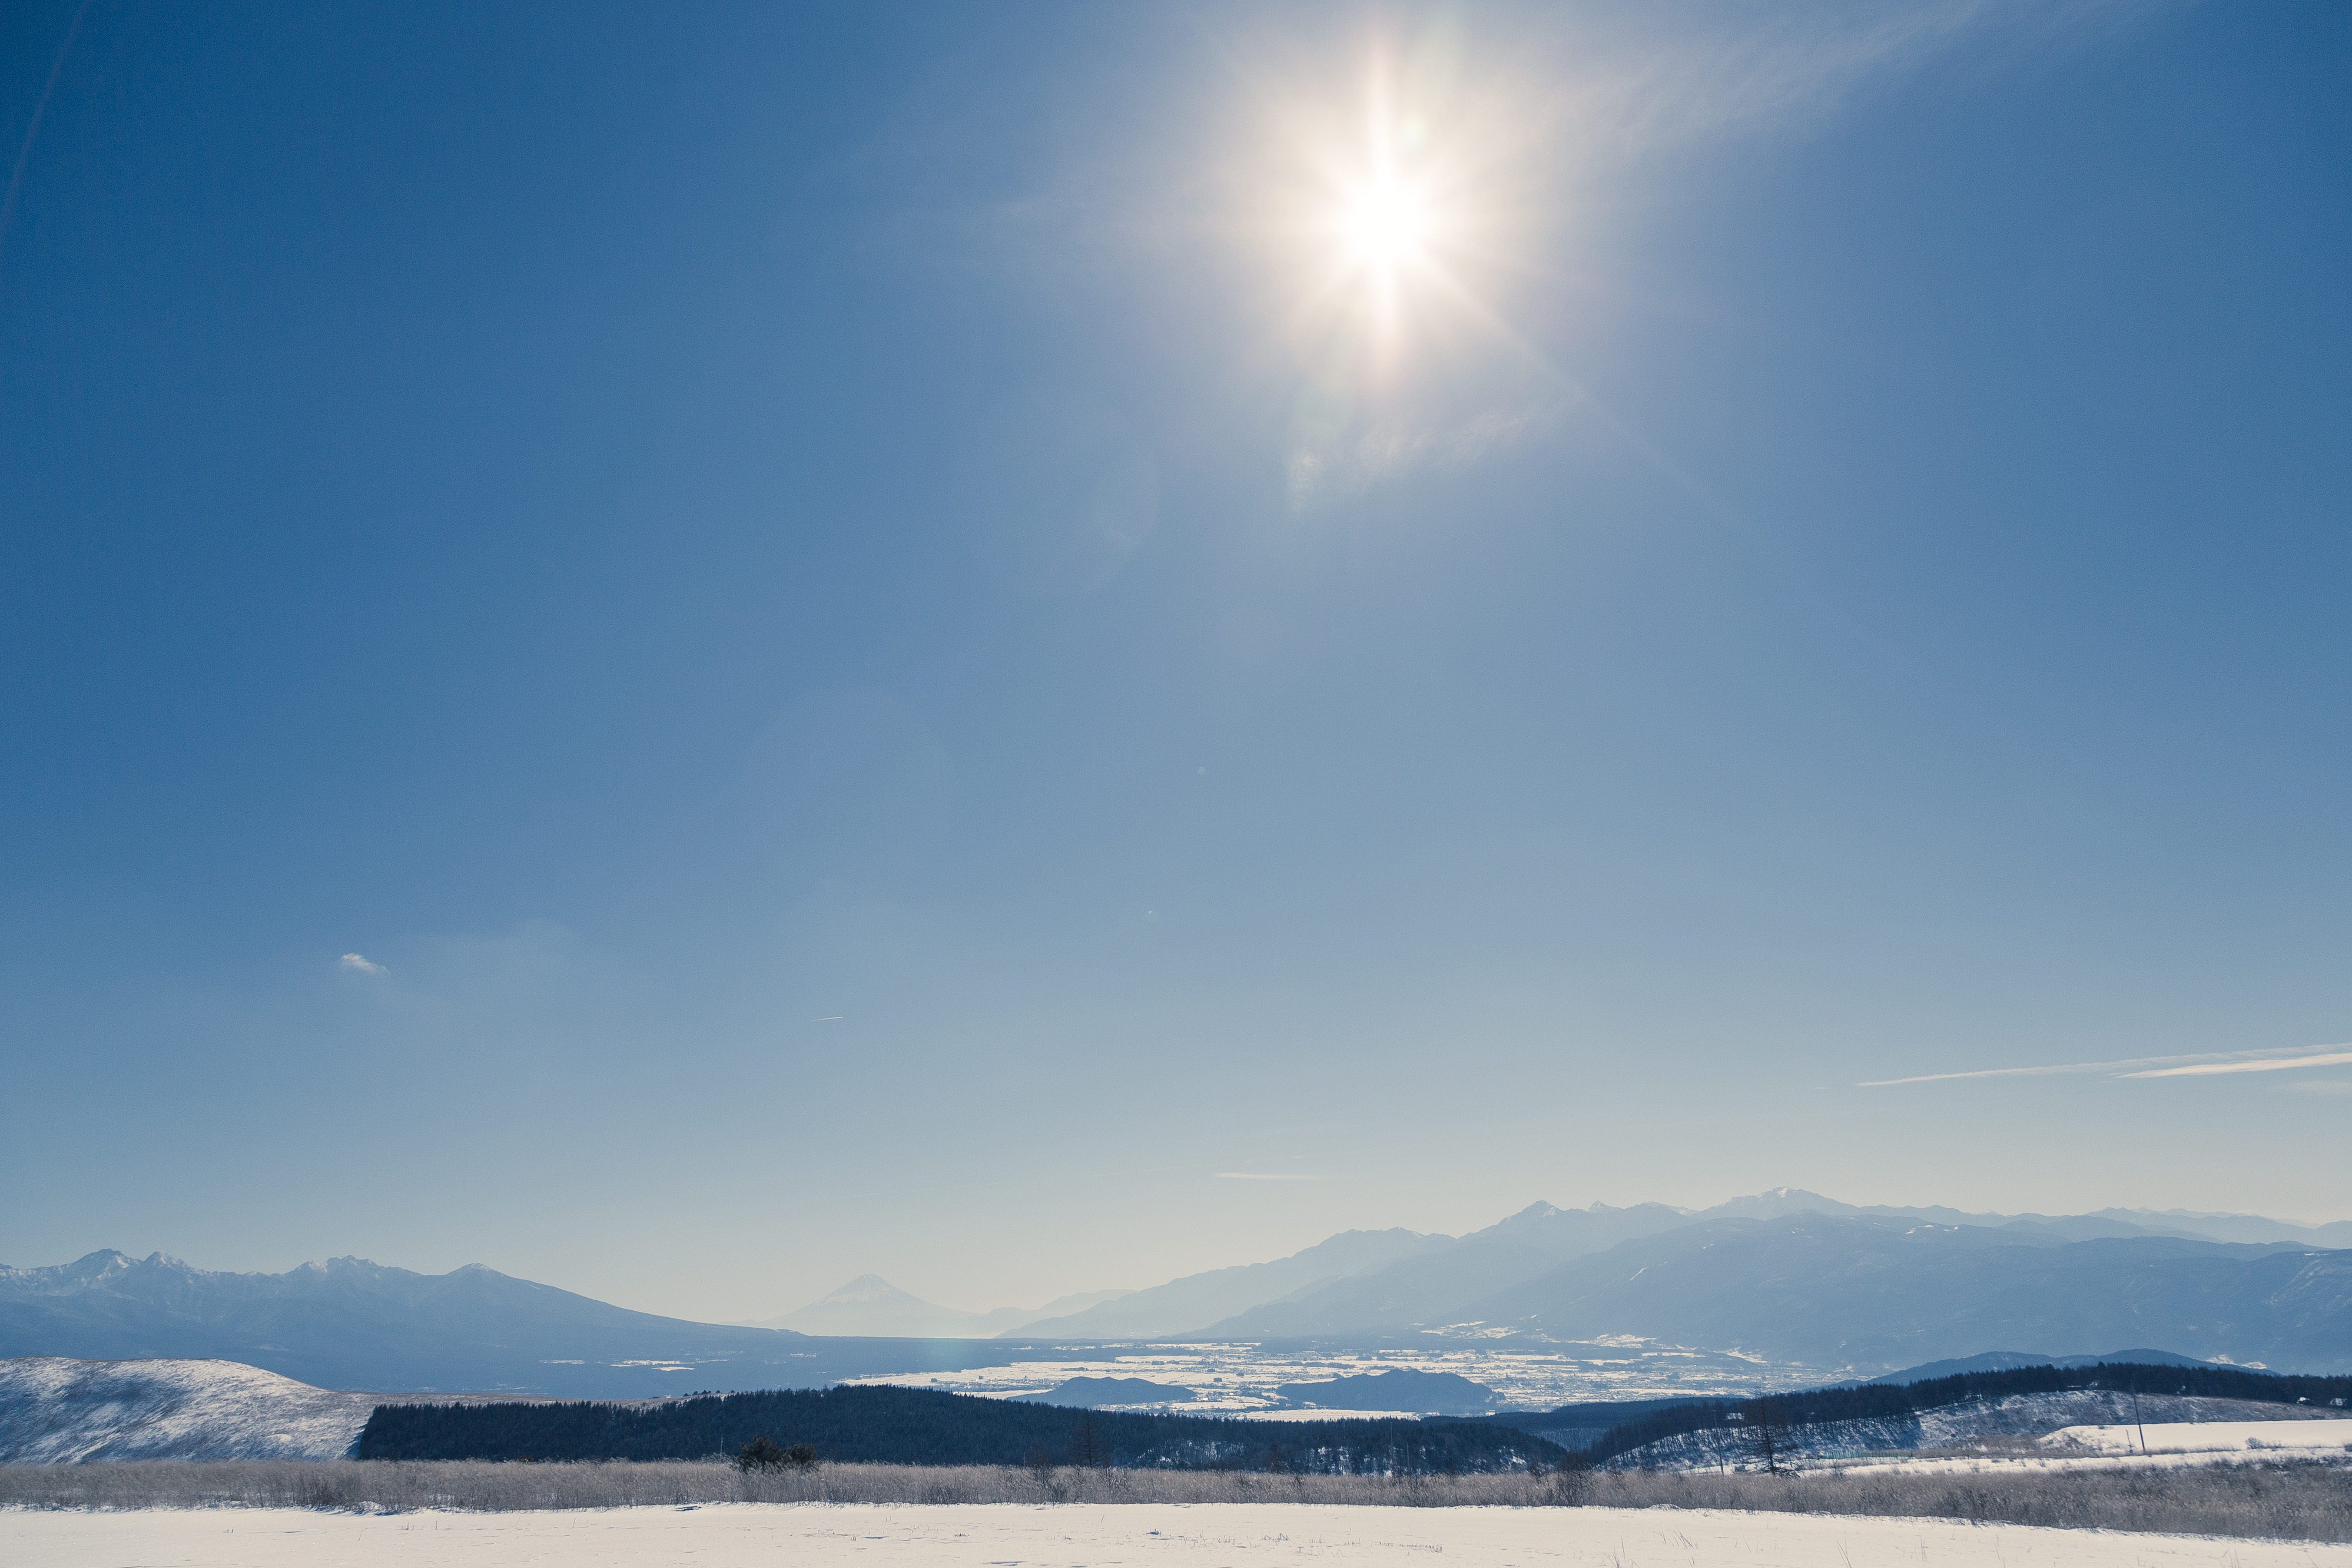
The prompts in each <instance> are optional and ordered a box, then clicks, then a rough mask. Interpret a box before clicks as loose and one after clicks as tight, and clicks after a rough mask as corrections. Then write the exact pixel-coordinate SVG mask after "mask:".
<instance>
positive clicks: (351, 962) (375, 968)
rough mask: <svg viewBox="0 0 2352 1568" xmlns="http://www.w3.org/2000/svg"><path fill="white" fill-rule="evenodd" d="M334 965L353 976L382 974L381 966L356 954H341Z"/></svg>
mask: <svg viewBox="0 0 2352 1568" xmlns="http://www.w3.org/2000/svg"><path fill="white" fill-rule="evenodd" d="M335 963H336V964H337V965H338V966H339V967H341V968H343V969H348V970H350V971H352V973H355V974H382V973H383V964H381V963H369V962H368V961H367V960H366V959H365V958H362V956H360V955H359V954H358V953H356V952H347V953H345V954H343V956H342V957H341V958H339V959H337V960H335Z"/></svg>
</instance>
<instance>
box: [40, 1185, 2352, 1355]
mask: <svg viewBox="0 0 2352 1568" xmlns="http://www.w3.org/2000/svg"><path fill="white" fill-rule="evenodd" d="M2347 1242H2352V1225H2347V1224H2345V1223H2343V1222H2338V1223H2336V1224H2335V1225H2330V1226H2320V1227H2314V1226H2294V1225H2291V1224H2287V1223H2285V1222H2282V1221H2275V1220H2266V1219H2262V1218H2259V1217H2255V1216H2249V1215H2195V1214H2184V1213H2178V1212H2168V1213H2163V1214H2154V1213H2150V1212H2148V1211H2145V1210H2108V1211H2105V1212H2103V1213H2100V1214H2096V1215H2064V1216H2056V1217H2053V1216H2048V1215H1987V1214H1966V1213H1961V1212H1959V1211H1957V1210H1951V1209H1943V1208H1893V1207H1885V1206H1873V1207H1863V1206H1857V1205H1849V1204H1842V1203H1838V1202H1836V1201H1834V1200H1832V1199H1829V1198H1825V1197H1822V1196H1821V1195H1820V1194H1813V1193H1806V1192H1801V1191H1797V1190H1793V1189H1790V1188H1777V1189H1774V1190H1773V1191H1771V1192H1769V1193H1763V1194H1756V1195H1754V1196H1752V1197H1748V1198H1741V1199H1735V1200H1733V1201H1732V1202H1730V1203H1727V1204H1723V1205H1717V1206H1716V1207H1714V1208H1712V1209H1705V1210H1699V1211H1696V1212H1694V1211H1689V1210H1685V1209H1679V1208H1675V1207H1672V1206H1669V1205H1663V1204H1641V1205H1633V1206H1630V1207H1624V1208H1614V1207H1610V1206H1608V1205H1592V1206H1591V1207H1590V1208H1584V1209H1561V1208H1556V1207H1554V1206H1552V1205H1549V1204H1535V1205H1530V1206H1528V1208H1526V1209H1523V1210H1521V1211H1520V1212H1518V1213H1517V1214H1515V1215H1510V1216H1508V1217H1507V1218H1505V1219H1503V1220H1501V1221H1499V1222H1497V1223H1496V1224H1495V1225H1492V1226H1486V1228H1484V1229H1482V1230H1477V1231H1474V1232H1471V1233H1469V1234H1468V1235H1465V1236H1461V1237H1449V1236H1433V1235H1424V1234H1422V1233H1419V1232H1414V1231H1410V1230H1380V1231H1348V1232H1344V1233H1342V1234H1340V1235H1339V1236H1335V1237H1329V1238H1328V1239H1327V1240H1325V1241H1322V1242H1319V1243H1318V1244H1316V1245H1315V1246H1313V1247H1307V1248H1305V1249H1304V1250H1302V1251H1299V1252H1297V1253H1294V1254H1292V1255H1291V1256H1289V1257H1287V1258H1276V1259H1273V1260H1271V1261H1267V1262H1263V1263H1255V1264H1248V1265H1243V1266H1239V1267H1235V1268H1222V1269H1214V1270H1211V1271H1209V1272H1206V1273H1202V1274H1194V1275H1189V1276H1186V1277H1184V1278H1181V1279H1173V1280H1171V1281H1169V1282H1167V1283H1166V1284H1162V1285H1158V1286H1154V1287H1152V1288H1150V1289H1144V1290H1136V1291H1131V1292H1124V1293H1111V1292H1104V1293H1101V1296H1100V1297H1098V1298H1097V1299H1092V1300H1089V1299H1087V1298H1076V1299H1066V1300H1065V1301H1063V1302H1059V1303H1053V1304H1049V1306H1047V1307H1045V1308H1040V1309H1037V1310H1038V1311H1039V1312H1044V1313H1048V1314H1054V1315H1048V1316H1045V1317H1043V1318H1038V1319H1034V1320H1033V1321H1027V1322H1025V1323H1019V1324H1017V1325H1014V1326H1012V1327H1010V1329H1009V1330H1000V1331H999V1333H1000V1336H1001V1337H998V1338H995V1339H987V1338H982V1337H979V1336H980V1335H981V1334H982V1333H983V1332H985V1331H987V1330H988V1329H990V1328H992V1327H993V1326H994V1324H995V1322H996V1321H1000V1320H999V1319H998V1316H997V1315H996V1314H987V1313H957V1312H954V1311H953V1310H950V1309H942V1308H938V1307H934V1306H932V1305H931V1304H930V1303H928V1302H923V1301H920V1300H917V1299H916V1298H913V1297H911V1296H907V1295H905V1294H904V1293H903V1292H898V1291H897V1290H895V1289H893V1288H891V1287H890V1286H889V1285H887V1283H886V1282H884V1281H882V1280H880V1279H876V1278H874V1277H871V1276H867V1277H864V1278H861V1279H858V1280H854V1281H852V1282H851V1284H850V1286H848V1287H845V1288H844V1289H843V1290H841V1291H836V1292H835V1294H834V1295H833V1296H832V1297H829V1298H827V1299H826V1300H824V1301H822V1302H818V1303H814V1304H812V1306H811V1307H809V1308H805V1309H803V1310H802V1311H801V1312H798V1313H794V1314H792V1315H791V1316H790V1317H788V1318H786V1319H782V1320H777V1322H781V1323H785V1324H793V1325H796V1326H794V1327H776V1326H747V1325H740V1324H734V1325H729V1324H712V1323H698V1322H691V1321H685V1320H681V1319H676V1318H664V1317H658V1316H655V1315H653V1314H650V1313H645V1312H635V1311H630V1310H625V1309H623V1308H619V1307H614V1306H610V1305H607V1304H606V1303H604V1302H601V1301H596V1300H591V1299H590V1298H587V1297H584V1296H579V1295H575V1294H573V1293H572V1292H570V1291H566V1290H560V1289H555V1288H553V1287H551V1286H546V1285H539V1284H533V1283H531V1282H530V1281H528V1280H522V1279H512V1278H509V1276H506V1275H503V1274H500V1273H499V1272H497V1271H496V1270H493V1269H489V1268H482V1267H480V1266H478V1265H474V1266H468V1267H467V1268H458V1269H455V1270H452V1271H451V1272H449V1273H447V1274H441V1275H425V1274H416V1273H412V1272H410V1271H408V1270H406V1269H401V1268H385V1267H383V1266H381V1265H378V1264H374V1263H370V1262H366V1261H364V1260H362V1259H359V1258H337V1259H333V1260H331V1261H330V1262H327V1263H322V1264H307V1265H304V1266H303V1267H302V1268H296V1269H293V1270H290V1271H289V1272H288V1273H285V1274H275V1275H272V1274H229V1273H217V1272H213V1271H209V1270H205V1269H200V1268H191V1267H190V1266H188V1265H187V1264H184V1263H182V1262H179V1261H178V1260H176V1259H173V1258H166V1257H164V1256H163V1255H161V1254H157V1255H155V1256H153V1257H151V1258H145V1259H134V1258H129V1257H126V1256H125V1255H123V1254H121V1253H119V1252H96V1253H92V1254H90V1255H89V1256H88V1257H86V1258H80V1259H79V1260H78V1261H76V1262H74V1263H70V1264H64V1265H59V1266H56V1267H52V1268H0V1357H6V1356H73V1357H82V1358H98V1359H108V1358H123V1357H210V1358H220V1359H225V1360H229V1361H235V1362H240V1363H247V1364H250V1365H253V1366H258V1367H262V1368H265V1369H267V1370H268V1371H270V1372H274V1373H279V1374H281V1375H284V1376H289V1377H294V1378H298V1379H299V1380H301V1381H302V1382H304V1383H307V1384H316V1385H318V1386H320V1387H325V1388H344V1389H349V1388H372V1389H382V1390H391V1391H427V1390H436V1389H438V1390H461V1389H465V1390H483V1391H488V1390H502V1389H503V1390H514V1391H517V1392H528V1393H537V1394H565V1395H573V1396H593V1397H598V1398H628V1397H644V1396H655V1395H663V1394H679V1393H684V1392H687V1391H688V1390H693V1389H750V1388H808V1387H818V1386H824V1385H826V1384H833V1383H836V1382H840V1381H842V1380H845V1379H848V1378H856V1377H878V1376H899V1375H903V1374H909V1373H923V1372H933V1373H943V1372H950V1371H956V1370H963V1369H970V1368H976V1367H987V1366H998V1365H1003V1364H1006V1363H1010V1362H1013V1361H1019V1360H1024V1359H1030V1360H1034V1359H1039V1358H1040V1353H1041V1350H1042V1348H1043V1347H1051V1348H1052V1354H1051V1356H1050V1357H1046V1358H1045V1359H1052V1360H1055V1361H1060V1362H1073V1361H1080V1362H1082V1361H1090V1360H1091V1361H1101V1362H1105V1363H1108V1362H1111V1361H1113V1360H1114V1359H1115V1358H1116V1357H1117V1356H1118V1353H1119V1350H1118V1347H1119V1346H1120V1345H1121V1344H1127V1343H1133V1342H1137V1341H1145V1340H1149V1341H1157V1342H1182V1341H1194V1342H1268V1341H1285V1340H1316V1341H1323V1342H1342V1343H1353V1344H1372V1343H1378V1342H1411V1343H1413V1344H1416V1345H1421V1346H1430V1345H1433V1344H1442V1343H1444V1342H1445V1341H1446V1340H1447V1339H1448V1338H1475V1339H1477V1340H1481V1341H1487V1342H1505V1341H1507V1342H1510V1343H1512V1344H1513V1345H1514V1346H1515V1347H1516V1346H1521V1345H1523V1346H1524V1347H1525V1348H1526V1349H1527V1350H1528V1351H1529V1352H1540V1351H1541V1350H1543V1349H1544V1348H1545V1347H1547V1346H1550V1347H1560V1348H1561V1349H1562V1352H1563V1353H1574V1354H1578V1355H1582V1356H1586V1357H1588V1358H1589V1357H1591V1356H1594V1355H1596V1354H1603V1353H1606V1349H1605V1347H1607V1346H1608V1345H1610V1344H1612V1343H1617V1342H1624V1341H1627V1340H1643V1341H1650V1342H1659V1343H1664V1344H1671V1345H1680V1346H1688V1347H1695V1348H1701V1349H1706V1350H1710V1351H1714V1352H1733V1353H1737V1354H1739V1355H1743V1356H1747V1357H1752V1358H1755V1359H1756V1360H1757V1361H1758V1362H1759V1363H1795V1364H1800V1365H1802V1366H1804V1367H1807V1368H1811V1369H1820V1370H1822V1371H1824V1372H1835V1373H1838V1374H1841V1375H1848V1374H1850V1375H1853V1376H1861V1377H1868V1376H1872V1375H1874V1374H1877V1373H1884V1372H1887V1371H1890V1370H1893V1369H1894V1368H1896V1367H1900V1366H1906V1365H1911V1364H1915V1363H1921V1362H1927V1361H1936V1360H1945V1359H1960V1358H1966V1357H1969V1356H1974V1355H1979V1354H1982V1353H1983V1352H1988V1351H1994V1350H2000V1351H2016V1352H2025V1353H2032V1354H2038V1355H2046V1354H2064V1353H2073V1352H2082V1351H2084V1350H2086V1349H2089V1348H2093V1347H2096V1346H2099V1345H2118V1344H2133V1345H2147V1346H2153V1347H2159V1348H2162V1349H2165V1350H2168V1351H2171V1352H2177V1353H2181V1354H2186V1355H2191V1356H2196V1357H2199V1358H2203V1359H2210V1360H2225V1361H2233V1362H2237V1363H2250V1364H2264V1365H2268V1366H2272V1367H2275V1368H2279V1369H2282V1370H2293V1371H2303V1372H2344V1371H2352V1250H2347V1249H2345V1244H2346V1243H2347ZM1065 1307H1067V1308H1075V1310H1060V1309H1062V1308H1065ZM1017 1315H1019V1314H1015V1313H1013V1312H1011V1311H1010V1310H1008V1312H1007V1317H1008V1318H1009V1317H1012V1316H1017ZM802 1324H805V1325H809V1326H810V1327H828V1326H837V1327H866V1328H869V1329H870V1328H872V1327H874V1326H877V1325H896V1326H898V1327H900V1329H901V1333H900V1334H899V1335H897V1336H887V1335H886V1336H873V1335H870V1334H869V1335H855V1334H843V1333H838V1332H835V1333H832V1334H822V1333H813V1332H809V1331H805V1330H804V1329H802V1328H799V1327H797V1325H802ZM942 1329H954V1330H961V1331H963V1332H961V1333H959V1334H954V1335H951V1336H949V1337H939V1336H940V1331H941V1330H942ZM1571 1346H1574V1347H1581V1348H1580V1349H1578V1350H1576V1351H1574V1352H1569V1351H1568V1350H1567V1349H1566V1347H1571ZM1596 1347H1599V1348H1598V1349H1596ZM1107 1370H1108V1369H1107Z"/></svg>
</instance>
